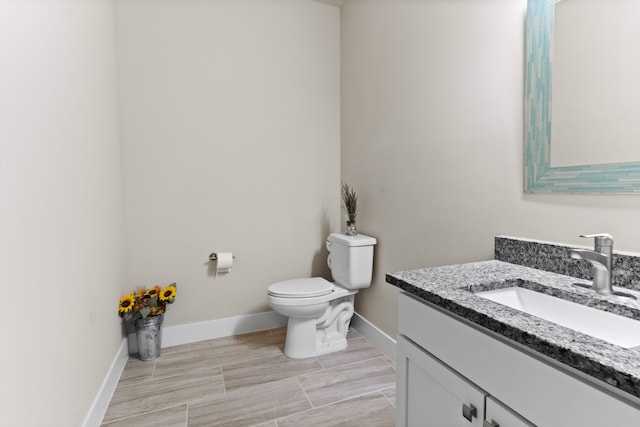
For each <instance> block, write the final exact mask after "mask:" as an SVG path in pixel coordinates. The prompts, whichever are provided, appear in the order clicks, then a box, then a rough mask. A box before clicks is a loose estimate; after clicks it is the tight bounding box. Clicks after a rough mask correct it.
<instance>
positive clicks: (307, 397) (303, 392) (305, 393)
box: [276, 377, 314, 424]
mask: <svg viewBox="0 0 640 427" xmlns="http://www.w3.org/2000/svg"><path fill="white" fill-rule="evenodd" d="M296 382H297V383H298V387H300V390H302V394H304V397H305V399H307V402H308V403H309V406H310V407H311V408H310V409H313V408H314V406H313V403H311V399H309V396H308V395H307V391H306V390H305V389H304V387H302V383H301V382H300V378H299V377H296ZM276 424H277V422H276Z"/></svg>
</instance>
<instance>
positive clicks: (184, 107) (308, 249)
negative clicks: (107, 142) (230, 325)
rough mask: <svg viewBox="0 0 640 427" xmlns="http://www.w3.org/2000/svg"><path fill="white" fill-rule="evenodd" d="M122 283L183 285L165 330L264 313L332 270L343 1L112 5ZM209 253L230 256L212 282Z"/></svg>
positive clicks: (137, 1) (168, 0)
mask: <svg viewBox="0 0 640 427" xmlns="http://www.w3.org/2000/svg"><path fill="white" fill-rule="evenodd" d="M116 10H117V25H118V27H117V28H118V30H117V33H118V59H119V79H120V80H119V82H120V96H119V97H120V111H121V124H122V128H121V129H122V138H123V146H124V166H125V167H124V176H125V183H126V188H125V196H126V202H125V206H126V236H127V237H126V239H127V248H128V259H129V262H128V268H127V278H128V279H127V280H128V284H129V286H130V287H131V288H133V287H135V286H139V285H147V286H148V285H152V284H155V283H160V284H167V283H170V282H172V281H177V282H178V296H177V299H176V303H175V304H173V306H171V308H170V310H169V312H168V316H167V317H166V319H165V325H178V324H185V323H190V322H197V321H203V320H211V319H219V318H225V317H230V316H237V315H242V314H250V313H256V312H261V311H266V310H269V307H268V306H267V304H266V289H267V287H268V285H269V284H271V283H274V282H276V281H279V280H285V279H290V278H297V277H308V276H311V275H320V274H322V275H325V276H326V274H327V269H326V255H327V254H326V250H325V249H324V242H325V238H326V236H327V235H328V233H329V232H331V231H336V230H339V228H340V225H341V223H340V221H339V212H340V211H339V206H340V201H339V194H340V193H339V191H340V93H339V89H340V86H339V81H340V80H339V79H340V66H339V60H340V57H339V47H340V42H339V39H340V20H339V9H338V8H337V7H335V6H330V5H327V4H321V3H317V2H314V1H310V0H303V1H300V0H270V1H264V0H211V1H200V0H123V1H119V2H117V3H116ZM213 251H222V252H224V251H233V252H234V253H235V255H236V263H235V267H234V268H233V271H232V272H231V273H230V274H228V275H224V276H218V277H214V275H213V274H212V271H211V270H210V269H209V267H208V266H207V265H206V261H207V259H208V255H209V253H210V252H213Z"/></svg>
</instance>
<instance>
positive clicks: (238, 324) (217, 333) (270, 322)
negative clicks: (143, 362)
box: [162, 311, 287, 347]
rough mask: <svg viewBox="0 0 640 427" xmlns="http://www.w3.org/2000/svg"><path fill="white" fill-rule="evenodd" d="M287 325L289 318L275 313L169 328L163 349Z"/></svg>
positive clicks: (165, 335)
mask: <svg viewBox="0 0 640 427" xmlns="http://www.w3.org/2000/svg"><path fill="white" fill-rule="evenodd" d="M286 325H287V318H286V317H285V316H282V315H280V314H278V313H276V312H275V311H267V312H264V313H257V314H247V315H244V316H236V317H227V318H225V319H216V320H207V321H205V322H196V323H187V324H186V325H177V326H168V327H165V328H163V329H162V347H171V346H174V345H181V344H189V343H192V342H197V341H204V340H211V339H214V338H222V337H228V336H231V335H238V334H246V333H249V332H256V331H262V330H265V329H273V328H280V327H282V326H286Z"/></svg>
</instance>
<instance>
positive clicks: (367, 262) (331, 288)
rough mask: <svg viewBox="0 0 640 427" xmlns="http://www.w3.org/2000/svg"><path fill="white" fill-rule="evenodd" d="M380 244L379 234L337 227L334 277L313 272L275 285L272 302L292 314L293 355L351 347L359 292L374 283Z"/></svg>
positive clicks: (332, 247) (332, 240) (288, 348)
mask: <svg viewBox="0 0 640 427" xmlns="http://www.w3.org/2000/svg"><path fill="white" fill-rule="evenodd" d="M375 244H376V239H375V238H373V237H369V236H364V235H362V234H358V235H356V236H347V235H344V234H339V233H331V234H330V235H329V237H328V238H327V249H328V250H329V258H328V259H327V262H328V263H329V268H330V269H331V276H332V277H333V279H334V280H335V282H334V283H331V282H329V281H327V280H325V279H323V278H321V277H312V278H307V279H293V280H285V281H284V282H278V283H274V284H273V285H271V286H269V291H268V294H267V300H268V301H269V305H270V306H271V308H272V309H274V310H275V311H277V312H278V313H280V314H283V315H285V316H288V317H289V322H288V325H287V339H286V343H285V347H284V352H285V354H286V355H287V356H289V357H293V358H296V359H303V358H307V357H314V356H319V355H321V354H326V353H332V352H334V351H339V350H342V349H344V348H346V347H347V329H348V328H349V322H350V321H351V316H353V300H354V295H355V294H356V293H358V289H362V288H368V287H369V286H370V285H371V275H372V272H373V246H374V245H375Z"/></svg>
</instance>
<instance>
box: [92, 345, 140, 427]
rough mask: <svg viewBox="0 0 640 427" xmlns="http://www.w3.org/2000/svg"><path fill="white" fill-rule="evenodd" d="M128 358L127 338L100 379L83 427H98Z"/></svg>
mask: <svg viewBox="0 0 640 427" xmlns="http://www.w3.org/2000/svg"><path fill="white" fill-rule="evenodd" d="M128 359H129V352H128V350H127V340H126V339H123V340H122V344H121V345H120V350H118V353H117V354H116V357H115V359H114V360H113V362H112V363H111V367H110V368H109V371H108V372H107V375H106V377H105V378H104V381H102V385H101V386H100V389H99V390H98V394H97V395H96V398H95V399H94V401H93V404H92V405H91V409H90V410H89V413H88V414H87V416H86V417H85V419H84V422H83V423H82V425H83V426H84V427H100V425H101V424H102V420H103V418H104V414H105V413H106V412H107V408H108V407H109V402H111V398H112V397H113V393H114V392H115V391H116V387H117V386H118V381H119V380H120V376H121V375H122V371H123V370H124V365H126V364H127V360H128Z"/></svg>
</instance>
